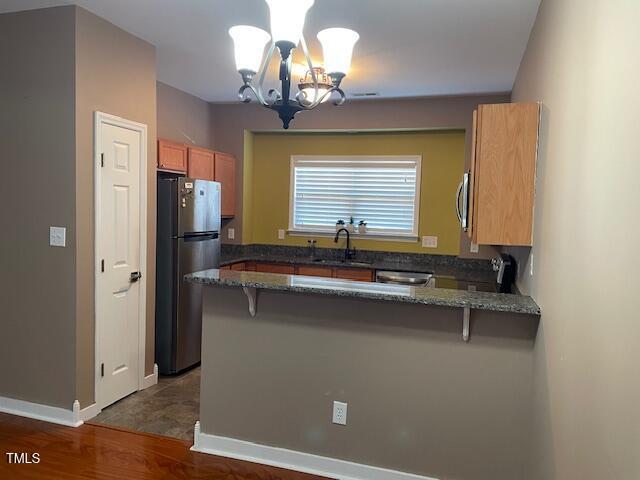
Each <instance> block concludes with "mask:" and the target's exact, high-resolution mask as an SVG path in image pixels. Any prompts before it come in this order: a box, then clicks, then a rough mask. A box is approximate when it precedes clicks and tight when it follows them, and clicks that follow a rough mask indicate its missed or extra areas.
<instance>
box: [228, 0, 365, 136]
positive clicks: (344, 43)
mask: <svg viewBox="0 0 640 480" xmlns="http://www.w3.org/2000/svg"><path fill="white" fill-rule="evenodd" d="M313 1H314V0H266V2H267V4H268V5H269V11H270V15H271V35H269V34H268V33H267V32H265V31H264V30H260V29H259V28H256V27H252V26H248V25H239V26H235V27H232V28H231V29H230V30H229V35H230V36H231V38H232V39H233V43H234V48H235V60H236V69H237V70H238V73H240V75H241V76H242V82H243V85H242V87H240V90H239V91H238V97H239V98H240V101H242V102H243V103H248V102H250V101H251V98H250V97H249V96H248V95H247V94H248V91H250V92H252V93H253V95H254V96H255V97H256V98H257V100H258V101H259V102H260V103H261V104H262V105H263V106H265V107H267V108H269V109H271V110H274V111H275V112H277V113H278V116H279V117H280V120H282V126H283V127H284V128H285V129H287V128H289V124H290V123H291V120H293V118H294V116H295V115H296V113H298V112H300V111H303V110H312V109H314V108H315V107H317V106H318V105H320V104H321V103H323V102H326V101H328V100H329V99H330V98H332V97H333V103H334V105H342V104H343V103H344V102H345V100H346V97H345V94H344V92H343V91H342V89H341V88H340V84H341V83H342V80H343V79H344V77H345V76H346V75H347V73H349V68H350V66H351V59H352V55H353V47H354V45H355V43H356V42H357V41H358V38H359V35H358V34H357V33H356V32H354V31H353V30H348V29H346V28H328V29H326V30H323V31H321V32H320V33H319V34H318V39H319V40H320V43H321V44H322V49H323V52H324V57H325V58H324V69H322V68H320V67H314V65H313V63H312V61H311V57H310V56H309V49H308V48H307V44H306V42H305V39H304V35H303V29H304V22H305V18H306V15H307V12H308V10H309V9H310V8H311V7H312V6H313ZM265 45H269V49H268V53H267V55H266V56H265V55H264V49H265ZM298 46H300V47H301V48H302V53H303V54H304V56H305V59H306V64H307V67H308V69H307V75H306V76H305V77H304V78H303V79H301V81H300V83H299V84H298V93H297V94H296V95H295V97H294V98H293V99H292V98H291V66H292V57H293V55H292V52H293V51H294V50H295V49H296V48H298ZM276 47H277V51H278V52H279V54H280V73H279V79H280V84H281V90H277V89H275V88H273V89H270V90H269V91H268V92H267V94H266V95H265V94H264V92H263V89H262V86H263V84H264V79H265V76H266V74H267V71H268V69H269V65H270V63H271V60H272V58H273V56H274V54H275V52H276ZM256 76H257V77H258V82H257V84H255V85H254V77H256Z"/></svg>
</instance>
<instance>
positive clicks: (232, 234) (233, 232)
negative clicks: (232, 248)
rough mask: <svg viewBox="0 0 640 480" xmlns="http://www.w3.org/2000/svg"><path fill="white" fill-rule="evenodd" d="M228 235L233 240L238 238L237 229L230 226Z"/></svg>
mask: <svg viewBox="0 0 640 480" xmlns="http://www.w3.org/2000/svg"><path fill="white" fill-rule="evenodd" d="M227 237H228V238H229V240H233V239H234V238H236V229H235V228H228V229H227Z"/></svg>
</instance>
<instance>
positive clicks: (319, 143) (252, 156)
mask: <svg viewBox="0 0 640 480" xmlns="http://www.w3.org/2000/svg"><path fill="white" fill-rule="evenodd" d="M247 135H251V134H250V133H248V132H247ZM252 135H253V139H252V140H251V139H248V138H245V145H247V146H250V145H251V143H253V149H252V150H246V149H245V152H247V153H248V155H247V157H246V158H245V174H244V175H245V176H244V178H243V184H244V187H245V188H244V196H243V202H244V204H245V206H244V209H243V211H244V212H245V217H244V224H243V229H244V232H245V238H244V239H243V240H244V243H261V244H274V245H299V246H306V245H307V240H309V239H310V238H315V239H316V240H317V241H318V246H320V247H335V246H336V245H335V243H333V238H327V237H319V236H309V237H300V236H289V235H288V234H287V235H286V236H285V239H284V240H279V239H278V229H285V230H286V229H287V227H288V223H289V178H290V172H289V168H290V160H291V156H292V155H421V156H422V178H421V192H420V223H419V236H420V237H422V236H424V235H435V236H437V237H438V247H437V248H423V247H422V246H421V242H420V239H418V240H416V241H410V242H407V241H392V240H374V239H363V238H355V239H354V245H355V246H356V248H358V249H360V250H385V251H396V252H418V253H432V254H433V253H436V254H443V255H458V254H459V251H460V227H459V224H458V219H457V217H456V213H455V203H454V199H455V194H456V189H457V187H458V183H459V182H460V179H461V176H462V173H463V169H464V147H465V135H464V131H462V130H439V131H420V132H375V133H373V132H369V133H346V132H345V133H304V134H302V133H255V134H252ZM249 186H250V188H249ZM246 214H249V215H246ZM247 232H250V235H247ZM342 245H343V242H342V241H341V242H340V246H341V247H342Z"/></svg>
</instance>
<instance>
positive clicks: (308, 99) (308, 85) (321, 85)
mask: <svg viewBox="0 0 640 480" xmlns="http://www.w3.org/2000/svg"><path fill="white" fill-rule="evenodd" d="M313 70H314V73H315V74H316V80H317V82H318V89H317V90H316V88H315V85H314V83H313V79H312V76H311V72H309V71H308V72H307V74H306V75H305V76H304V78H301V79H300V83H299V84H298V89H299V90H300V91H301V92H302V95H301V96H300V103H302V104H303V105H311V104H313V103H314V102H315V101H316V100H318V99H320V103H324V102H326V101H327V100H329V95H326V94H327V92H329V90H331V88H332V85H331V81H330V80H329V76H328V75H327V74H326V73H325V71H324V68H322V67H313Z"/></svg>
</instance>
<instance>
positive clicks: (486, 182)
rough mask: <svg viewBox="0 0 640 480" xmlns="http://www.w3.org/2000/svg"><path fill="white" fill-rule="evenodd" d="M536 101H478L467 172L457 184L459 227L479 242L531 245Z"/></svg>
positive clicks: (536, 125) (537, 124) (535, 155)
mask: <svg viewBox="0 0 640 480" xmlns="http://www.w3.org/2000/svg"><path fill="white" fill-rule="evenodd" d="M539 122H540V104H538V103H503V104H495V105H479V106H478V109H477V110H476V111H475V112H474V114H473V131H472V152H471V172H470V173H468V174H467V175H466V177H465V179H464V180H463V183H462V184H461V187H462V188H461V189H459V195H458V197H459V198H458V199H457V201H458V202H462V207H461V208H459V213H460V219H461V222H462V226H463V228H466V229H467V233H468V235H469V237H470V238H471V241H472V242H473V243H476V244H478V245H518V246H530V245H531V244H532V233H533V206H534V199H535V177H536V160H537V152H538V126H539Z"/></svg>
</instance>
